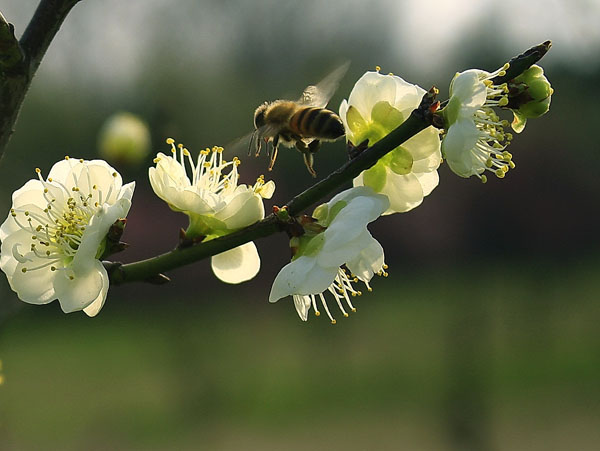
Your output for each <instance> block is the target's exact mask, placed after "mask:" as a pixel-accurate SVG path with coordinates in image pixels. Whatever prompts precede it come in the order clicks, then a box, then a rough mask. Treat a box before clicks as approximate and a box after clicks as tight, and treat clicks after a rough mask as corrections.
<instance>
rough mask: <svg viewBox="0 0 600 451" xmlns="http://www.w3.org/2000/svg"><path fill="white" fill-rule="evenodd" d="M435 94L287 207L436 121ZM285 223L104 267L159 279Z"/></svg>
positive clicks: (274, 219) (124, 275)
mask: <svg viewBox="0 0 600 451" xmlns="http://www.w3.org/2000/svg"><path fill="white" fill-rule="evenodd" d="M436 93H437V90H436V89H435V88H432V90H430V92H428V93H427V94H425V96H424V97H423V101H422V102H421V105H420V106H419V108H417V109H416V110H414V111H413V113H412V114H411V115H410V116H409V118H408V119H407V120H406V121H405V122H403V123H402V124H401V125H400V126H399V127H398V128H396V129H395V130H393V131H392V132H391V133H390V134H389V135H387V136H386V137H385V138H383V139H381V140H380V141H378V142H377V143H376V144H374V145H373V146H371V147H369V148H367V149H365V150H364V151H362V152H361V153H360V154H358V156H357V157H355V158H354V159H352V160H350V161H348V162H347V163H345V164H344V165H343V166H341V167H340V168H339V169H338V170H336V171H334V172H333V173H331V174H330V175H329V176H327V177H326V178H324V179H323V180H321V181H319V182H317V183H316V184H315V185H313V186H312V187H310V188H308V189H307V190H306V191H304V192H303V193H301V194H299V195H297V196H296V197H294V198H293V199H291V200H290V201H289V202H288V203H287V210H288V212H289V213H290V215H292V216H295V215H297V214H299V213H300V212H302V211H303V210H304V209H305V208H307V207H309V206H311V205H313V204H314V203H316V202H318V201H319V200H320V199H321V198H323V197H324V196H326V195H327V194H329V193H331V192H333V191H334V190H335V189H337V188H339V187H340V186H342V185H343V184H345V183H347V182H349V181H351V180H352V179H353V178H354V177H356V176H357V175H358V174H360V173H361V172H362V171H364V170H365V169H368V168H370V167H371V166H373V165H374V164H375V163H377V161H378V160H379V159H380V158H381V157H382V156H384V155H385V154H386V153H388V152H390V151H391V150H393V149H395V148H396V147H398V146H399V145H401V144H402V143H403V142H404V141H406V140H408V139H409V138H411V137H412V136H414V135H416V134H417V133H419V132H420V131H421V130H423V129H425V128H426V127H428V126H430V125H431V124H432V120H433V110H432V108H431V107H432V105H435V103H434V100H435V94H436ZM284 225H285V224H284V223H283V222H282V221H281V220H280V219H279V218H278V216H276V215H274V214H271V215H269V216H267V217H266V218H265V219H263V220H261V221H259V222H257V223H255V224H253V225H251V226H249V227H247V228H245V229H242V230H240V231H238V232H234V233H231V234H229V235H225V236H222V237H219V238H215V239H213V240H210V241H207V242H204V243H200V244H197V245H195V246H192V247H187V248H178V249H175V250H172V251H170V252H167V253H165V254H162V255H159V256H156V257H152V258H149V259H146V260H142V261H139V262H134V263H127V264H124V265H122V264H120V263H112V262H105V266H106V267H107V271H108V273H109V276H110V279H111V282H112V283H114V284H119V283H124V282H134V281H140V280H146V281H150V282H156V281H157V279H156V275H157V274H160V273H162V272H164V271H168V270H171V269H175V268H178V267H180V266H184V265H187V264H189V263H193V262H195V261H198V260H201V259H203V258H207V257H210V256H213V255H216V254H220V253H221V252H224V251H227V250H229V249H233V248H234V247H237V246H240V245H242V244H244V243H247V242H249V241H253V240H255V239H257V238H263V237H266V236H269V235H273V234H274V233H277V232H280V231H283V230H284V229H285V227H284ZM158 280H160V281H163V280H164V279H162V278H160V279H158Z"/></svg>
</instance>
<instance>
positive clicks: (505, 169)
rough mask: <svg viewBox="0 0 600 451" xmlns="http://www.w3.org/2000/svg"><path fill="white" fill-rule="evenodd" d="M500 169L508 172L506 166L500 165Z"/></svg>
mask: <svg viewBox="0 0 600 451" xmlns="http://www.w3.org/2000/svg"><path fill="white" fill-rule="evenodd" d="M500 169H502V170H503V171H504V172H508V166H502V167H501V168H500Z"/></svg>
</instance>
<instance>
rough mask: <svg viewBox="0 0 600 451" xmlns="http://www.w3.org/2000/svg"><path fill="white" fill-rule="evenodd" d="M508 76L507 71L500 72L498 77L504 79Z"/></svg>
mask: <svg viewBox="0 0 600 451" xmlns="http://www.w3.org/2000/svg"><path fill="white" fill-rule="evenodd" d="M505 75H506V71H505V70H501V71H500V72H498V76H499V77H504V76H505Z"/></svg>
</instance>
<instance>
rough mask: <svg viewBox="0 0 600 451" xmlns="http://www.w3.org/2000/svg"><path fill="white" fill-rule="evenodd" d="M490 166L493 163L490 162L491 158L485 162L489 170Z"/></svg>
mask: <svg viewBox="0 0 600 451" xmlns="http://www.w3.org/2000/svg"><path fill="white" fill-rule="evenodd" d="M492 164H493V162H492V159H491V158H488V159H487V160H485V165H486V167H488V168H491V167H492Z"/></svg>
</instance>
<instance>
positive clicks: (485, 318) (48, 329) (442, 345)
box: [0, 261, 600, 450]
mask: <svg viewBox="0 0 600 451" xmlns="http://www.w3.org/2000/svg"><path fill="white" fill-rule="evenodd" d="M536 266H537V267H534V265H533V264H532V265H526V266H524V267H513V268H510V269H507V268H504V269H500V268H499V267H479V268H476V267H469V268H456V269H453V270H449V271H448V270H446V271H443V272H438V273H437V274H432V275H430V276H427V277H425V276H424V275H423V274H422V273H418V272H417V273H411V272H405V273H404V274H397V273H396V274H394V273H393V272H392V274H393V275H392V276H391V277H390V278H388V279H381V280H377V281H375V284H374V285H375V291H374V292H373V293H371V294H370V295H365V296H363V297H362V298H360V299H359V300H358V301H357V303H356V304H357V306H358V312H357V313H356V314H354V315H352V316H351V317H350V318H349V319H343V318H341V320H340V321H339V322H338V325H336V326H331V325H329V324H328V322H327V321H325V320H324V319H322V318H315V317H311V318H310V320H309V322H308V323H307V324H303V323H301V322H300V321H299V320H298V318H297V317H296V314H295V312H294V311H293V307H292V306H291V302H290V300H289V299H288V300H287V301H281V302H280V303H279V304H276V305H275V306H269V305H267V304H266V301H265V297H266V294H265V293H266V288H268V287H263V292H260V290H258V289H256V288H254V287H253V290H252V294H250V295H248V294H247V293H248V292H246V295H245V296H237V297H236V298H228V297H227V294H226V291H225V290H223V294H221V295H220V297H221V298H220V299H219V301H218V304H216V303H212V304H211V303H204V302H198V299H195V298H193V297H192V296H190V295H186V296H181V297H180V298H171V299H163V300H162V301H161V302H150V303H148V304H145V302H144V299H136V298H135V297H133V296H128V297H127V298H122V297H121V296H122V294H123V293H122V292H120V291H119V290H120V289H119V288H117V289H115V290H113V291H112V292H111V296H109V301H108V305H107V306H106V307H105V310H104V311H103V313H102V314H101V315H100V316H99V317H98V318H96V319H93V320H89V319H88V318H85V317H83V315H79V316H77V315H69V316H59V315H61V314H60V313H59V312H58V306H56V305H52V306H49V307H44V308H42V309H40V308H34V307H27V308H25V309H24V310H22V311H21V312H20V313H19V314H18V315H17V316H16V317H14V318H13V319H12V320H11V321H10V322H8V323H7V324H6V327H5V328H4V329H3V331H2V334H1V338H0V349H1V350H2V359H3V363H4V374H5V378H6V382H5V384H4V385H3V386H2V387H0V406H1V407H0V415H1V416H0V421H1V429H0V448H1V449H3V450H34V449H61V450H75V449H99V450H100V449H190V450H191V449H211V450H212V449H222V450H234V449H290V450H304V449H311V450H312V449H315V450H317V449H318V450H321V449H322V450H326V449H347V450H368V449H389V450H393V449H418V450H426V449H431V450H436V449H488V447H489V449H505V450H565V449H577V450H594V449H597V444H598V443H600V429H598V427H597V425H598V420H599V419H600V387H599V385H598V378H599V377H600V331H599V330H598V327H597V318H598V316H599V314H600V305H599V304H598V302H597V293H598V292H600V281H599V280H598V278H597V276H596V274H597V272H598V269H600V262H599V261H592V262H586V264H585V265H574V266H571V267H569V268H557V267H552V266H545V265H536ZM210 291H211V289H210V288H209V289H208V292H207V293H206V296H212V295H215V292H212V293H211V292H210ZM239 293H240V294H241V293H243V291H241V290H240V291H239ZM202 294H203V293H201V295H202ZM474 294H476V295H474ZM338 316H339V315H338ZM461 443H462V444H461Z"/></svg>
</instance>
